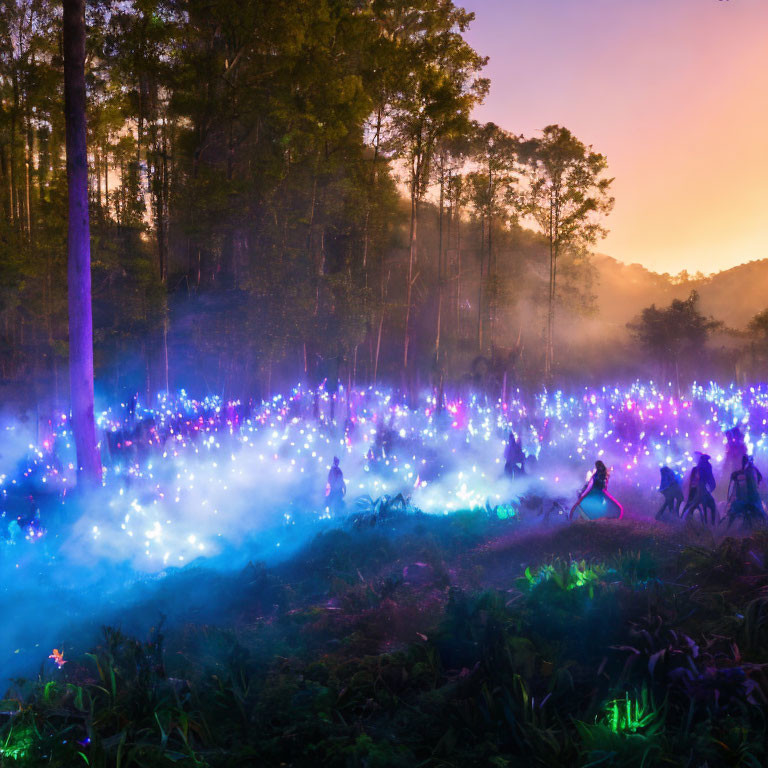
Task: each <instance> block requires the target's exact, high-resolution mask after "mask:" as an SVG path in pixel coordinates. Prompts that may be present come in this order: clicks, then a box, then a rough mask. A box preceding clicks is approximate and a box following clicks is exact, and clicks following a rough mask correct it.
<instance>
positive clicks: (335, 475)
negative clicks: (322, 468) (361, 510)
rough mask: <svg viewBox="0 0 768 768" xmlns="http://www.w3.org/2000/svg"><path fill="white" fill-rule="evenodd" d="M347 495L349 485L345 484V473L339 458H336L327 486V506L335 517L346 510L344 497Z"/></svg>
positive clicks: (334, 458)
mask: <svg viewBox="0 0 768 768" xmlns="http://www.w3.org/2000/svg"><path fill="white" fill-rule="evenodd" d="M346 494H347V484H346V483H345V482H344V473H343V472H342V471H341V467H340V466H339V457H338V456H334V457H333V466H332V467H331V469H330V471H329V472H328V483H327V485H326V486H325V495H326V497H327V500H326V506H327V507H328V509H329V510H330V511H331V512H333V514H334V515H335V514H338V513H339V512H341V511H342V510H343V509H344V496H346Z"/></svg>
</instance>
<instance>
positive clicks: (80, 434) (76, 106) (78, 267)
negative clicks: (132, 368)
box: [63, 0, 101, 485]
mask: <svg viewBox="0 0 768 768" xmlns="http://www.w3.org/2000/svg"><path fill="white" fill-rule="evenodd" d="M63 5H64V15H63V32H64V35H63V50H64V120H65V125H66V146H67V188H68V199H69V227H68V236H67V258H68V261H67V264H68V269H67V279H68V292H69V385H70V399H71V402H72V431H73V433H74V436H75V448H76V450H77V467H78V476H79V477H80V478H82V480H84V481H85V484H86V485H96V484H99V483H100V482H101V459H100V458H99V450H98V446H97V443H96V425H95V422H94V415H93V319H92V314H91V313H92V310H91V244H90V225H89V218H88V154H87V147H86V125H85V108H86V97H85V0H63Z"/></svg>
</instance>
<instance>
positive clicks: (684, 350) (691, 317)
mask: <svg viewBox="0 0 768 768" xmlns="http://www.w3.org/2000/svg"><path fill="white" fill-rule="evenodd" d="M721 325H722V323H721V322H718V321H716V320H713V319H712V318H709V317H707V316H706V315H704V314H703V313H702V312H701V311H700V309H699V295H698V294H697V293H696V291H691V294H690V295H689V296H688V298H687V299H674V300H673V301H672V303H671V304H670V305H669V306H668V307H664V308H661V309H660V308H658V307H657V306H656V305H655V304H652V305H651V306H650V307H646V308H645V309H644V310H643V311H642V312H641V313H640V315H639V317H637V318H636V319H635V320H634V321H633V322H632V323H629V324H628V328H629V330H630V332H631V333H632V335H633V337H634V339H635V341H636V342H637V343H638V345H639V346H640V347H641V348H642V349H643V350H644V351H645V352H647V353H648V354H649V355H650V356H651V357H652V358H654V359H655V361H656V362H657V363H658V364H659V366H660V371H661V375H662V378H667V377H668V376H671V375H674V377H675V381H676V383H677V389H678V392H679V391H680V363H681V362H686V363H689V364H695V363H697V362H700V361H701V357H702V352H703V351H704V347H705V345H706V342H707V339H708V338H709V336H710V334H711V333H712V332H713V331H714V330H716V329H717V328H719V327H720V326H721Z"/></svg>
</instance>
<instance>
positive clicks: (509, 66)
mask: <svg viewBox="0 0 768 768" xmlns="http://www.w3.org/2000/svg"><path fill="white" fill-rule="evenodd" d="M463 5H464V6H465V7H466V8H467V9H468V10H472V11H474V12H475V14H476V18H475V21H474V23H473V25H472V27H471V29H470V31H469V33H468V39H469V41H470V42H471V43H472V44H473V45H474V47H475V48H476V49H477V50H478V51H479V52H480V53H482V54H484V55H487V56H490V62H489V65H488V67H487V69H486V74H487V75H488V76H489V77H490V78H491V92H490V94H489V96H488V98H487V99H486V102H485V104H484V105H482V106H481V107H479V108H478V109H477V111H476V113H475V117H476V118H477V119H478V120H482V121H487V120H492V121H493V122H496V123H499V124H500V125H502V126H503V127H505V128H507V129H508V130H511V131H513V132H516V133H524V134H526V135H531V134H533V133H535V132H536V131H537V130H538V129H539V128H542V127H543V126H544V125H547V124H549V123H560V124H562V125H565V126H567V127H568V128H570V129H571V130H572V131H573V132H574V133H575V135H576V136H578V137H579V138H580V139H582V140H583V141H585V142H587V143H589V144H592V145H593V146H594V148H595V149H596V150H597V151H599V152H602V153H604V154H605V155H607V157H608V161H609V166H610V174H611V175H612V176H614V177H615V181H614V185H613V193H614V195H615V197H616V206H615V208H614V211H613V213H612V214H611V215H610V217H609V218H608V220H607V222H606V223H607V226H608V228H609V230H610V234H609V235H608V237H607V238H606V240H604V241H603V242H602V243H600V244H599V245H598V247H597V250H599V251H600V252H602V253H607V254H609V255H611V256H614V257H615V258H617V259H620V260H622V261H624V262H628V263H631V262H639V263H641V264H643V265H644V266H646V267H648V268H650V269H653V270H656V271H659V272H671V273H676V272H679V271H680V270H682V269H687V270H688V271H689V272H695V271H697V270H701V271H702V272H705V273H709V272H716V271H718V270H721V269H727V268H729V267H732V266H735V265H737V264H741V263H743V262H746V261H751V260H754V259H761V258H768V226H766V221H768V214H766V210H768V2H765V0H730V2H719V0H578V1H577V0H468V1H466V2H463Z"/></svg>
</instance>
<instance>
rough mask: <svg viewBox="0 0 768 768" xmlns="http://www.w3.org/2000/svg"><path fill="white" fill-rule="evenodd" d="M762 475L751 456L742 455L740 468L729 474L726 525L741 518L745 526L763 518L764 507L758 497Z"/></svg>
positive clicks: (750, 525)
mask: <svg viewBox="0 0 768 768" xmlns="http://www.w3.org/2000/svg"><path fill="white" fill-rule="evenodd" d="M762 481H763V476H762V474H761V473H760V470H759V469H758V468H757V467H756V466H755V464H754V459H753V458H752V457H751V456H743V457H742V459H741V469H738V470H736V471H735V472H733V473H732V474H731V479H730V483H729V485H728V527H729V528H730V527H731V525H732V524H733V523H734V522H735V521H736V519H737V518H739V517H740V518H741V519H742V523H743V524H744V525H745V526H746V527H752V525H753V524H755V523H756V522H763V521H764V520H765V507H764V506H763V500H762V499H761V498H760V483H761V482H762Z"/></svg>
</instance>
